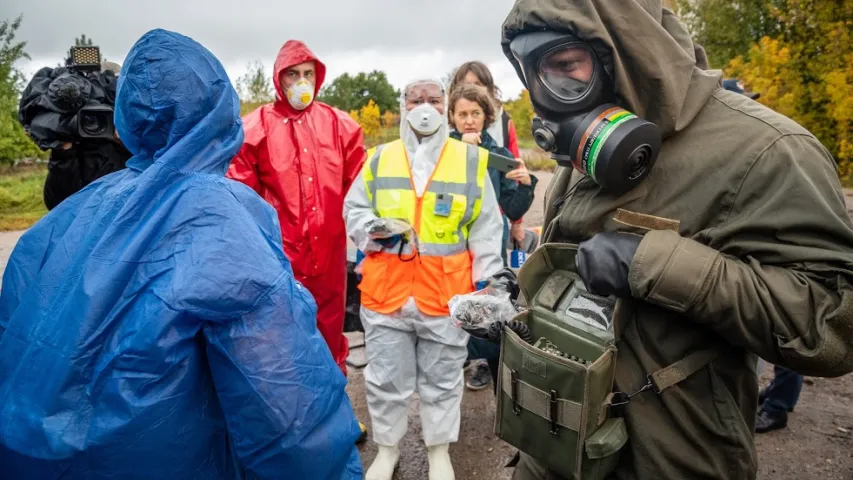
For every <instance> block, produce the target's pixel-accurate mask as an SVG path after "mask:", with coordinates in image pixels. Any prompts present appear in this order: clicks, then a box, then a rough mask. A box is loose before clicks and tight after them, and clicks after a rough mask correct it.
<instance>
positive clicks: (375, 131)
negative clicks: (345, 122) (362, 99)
mask: <svg viewBox="0 0 853 480" xmlns="http://www.w3.org/2000/svg"><path fill="white" fill-rule="evenodd" d="M358 124H359V125H361V129H362V130H363V131H364V136H365V137H368V138H373V137H376V136H377V135H379V130H380V129H381V128H382V125H381V123H380V121H379V106H378V105H376V103H375V102H374V101H373V99H371V100H370V101H369V102H367V105H365V106H363V107H361V110H359V111H358Z"/></svg>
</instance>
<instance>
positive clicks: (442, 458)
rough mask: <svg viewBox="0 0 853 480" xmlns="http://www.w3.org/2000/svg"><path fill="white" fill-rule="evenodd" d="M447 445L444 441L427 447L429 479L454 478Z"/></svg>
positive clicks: (450, 479) (442, 479) (452, 479)
mask: <svg viewBox="0 0 853 480" xmlns="http://www.w3.org/2000/svg"><path fill="white" fill-rule="evenodd" d="M449 446H450V445H448V444H447V443H445V444H443V445H433V446H432V447H428V448H427V460H428V461H429V480H456V476H455V475H454V474H453V465H451V464H450V452H449V451H448V450H447V449H448V447H449Z"/></svg>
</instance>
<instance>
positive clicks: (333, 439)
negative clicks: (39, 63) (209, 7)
mask: <svg viewBox="0 0 853 480" xmlns="http://www.w3.org/2000/svg"><path fill="white" fill-rule="evenodd" d="M239 107H240V105H239V100H238V98H237V95H236V92H235V91H234V88H233V87H232V86H231V83H230V81H229V79H228V76H227V75H226V73H225V71H224V69H223V67H222V65H221V64H220V62H219V61H218V60H217V59H216V57H214V56H213V55H212V54H211V53H210V52H209V51H207V50H206V49H205V48H204V47H202V46H201V45H200V44H198V43H197V42H195V41H193V40H191V39H189V38H187V37H185V36H182V35H179V34H177V33H173V32H168V31H164V30H154V31H151V32H148V33H147V34H145V35H144V36H143V37H142V38H141V39H140V40H139V41H138V42H137V43H136V44H135V45H134V47H133V49H132V50H131V51H130V53H129V55H128V57H127V59H126V61H125V62H124V67H123V69H122V74H121V76H120V80H119V87H118V94H117V99H116V106H115V121H116V127H117V132H118V134H119V136H120V138H121V140H122V142H123V143H124V144H125V145H126V146H127V148H128V149H129V150H130V152H132V153H133V155H134V156H133V158H132V159H131V160H130V161H128V168H127V169H125V170H122V171H120V172H116V173H114V174H111V175H107V176H106V177H103V178H101V179H99V180H98V181H96V182H94V183H92V184H91V185H89V186H87V187H86V188H85V189H83V190H82V191H80V192H78V193H77V194H76V195H74V196H72V197H70V198H68V199H67V200H65V201H64V202H62V204H60V205H59V206H58V207H57V208H55V209H54V210H52V211H51V212H50V213H49V214H48V215H47V216H45V217H44V218H43V219H42V220H41V221H39V222H38V223H37V224H36V225H35V226H34V227H33V228H31V229H30V230H29V231H27V232H26V233H25V234H24V235H23V236H22V237H21V239H20V241H19V243H18V245H17V246H16V248H15V250H14V252H13V254H12V256H11V258H10V260H9V264H8V266H7V268H6V271H5V274H4V278H3V285H2V291H0V472H2V475H0V476H2V477H3V478H38V479H58V478H63V479H65V478H69V479H86V480H99V479H119V478H120V479H150V478H169V479H188V480H189V479H202V478H204V479H232V478H245V477H248V478H293V479H303V478H305V479H307V478H317V479H327V478H328V479H355V478H361V466H360V462H359V457H358V453H357V451H356V450H355V447H354V442H355V440H356V439H357V438H358V436H359V434H360V431H359V428H358V423H357V422H356V420H355V417H354V414H353V411H352V407H351V405H350V403H349V400H348V399H347V397H346V394H345V392H344V386H345V383H346V380H345V378H344V377H343V375H342V373H341V372H340V370H339V369H338V368H337V366H336V365H335V363H334V361H333V360H332V357H331V354H330V353H329V351H328V347H327V346H326V344H325V342H324V340H323V338H322V337H321V335H320V334H319V332H318V330H317V328H316V318H315V316H316V305H315V303H314V300H313V299H312V297H311V296H310V295H309V294H308V293H307V291H306V290H305V289H304V288H303V287H302V286H301V285H300V284H299V283H298V282H296V281H295V280H294V278H293V275H292V272H291V268H290V264H289V262H288V260H287V258H286V257H285V256H284V253H283V250H282V246H281V235H280V233H279V225H278V223H277V219H276V215H275V211H274V210H273V209H272V208H271V207H270V206H269V205H268V204H267V203H266V202H264V201H263V200H262V199H261V198H260V197H258V196H257V195H256V194H255V193H254V192H253V191H252V190H250V189H249V188H248V187H245V186H244V185H242V184H239V183H237V182H232V181H230V180H227V179H225V178H224V174H225V171H226V169H227V168H228V165H229V163H230V161H231V158H232V157H233V156H234V155H235V153H236V152H237V150H238V149H239V148H240V146H241V143H242V141H243V130H242V127H241V123H240V117H239Z"/></svg>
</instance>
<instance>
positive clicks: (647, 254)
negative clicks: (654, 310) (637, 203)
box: [628, 230, 720, 312]
mask: <svg viewBox="0 0 853 480" xmlns="http://www.w3.org/2000/svg"><path fill="white" fill-rule="evenodd" d="M719 260H720V252H718V251H716V250H714V249H713V248H710V247H707V246H705V245H702V244H701V243H699V242H697V241H695V240H691V239H689V238H682V237H681V236H680V235H679V234H678V233H676V232H673V231H670V230H652V231H650V232H648V233H646V235H645V236H644V237H643V240H642V241H641V242H640V246H639V248H638V249H637V253H636V254H635V255H634V258H633V260H632V261H631V270H630V273H629V275H628V281H629V284H630V286H631V294H632V295H633V296H634V297H636V298H640V299H643V300H646V301H648V302H650V303H654V304H656V305H660V306H662V307H666V308H669V309H672V310H675V311H677V312H685V311H687V310H688V309H690V308H691V307H692V306H693V305H694V304H695V302H696V300H697V299H698V298H700V295H701V294H702V292H703V291H704V289H706V288H707V282H708V278H709V275H710V274H711V272H712V270H713V269H714V268H715V266H716V265H717V264H718V263H719Z"/></svg>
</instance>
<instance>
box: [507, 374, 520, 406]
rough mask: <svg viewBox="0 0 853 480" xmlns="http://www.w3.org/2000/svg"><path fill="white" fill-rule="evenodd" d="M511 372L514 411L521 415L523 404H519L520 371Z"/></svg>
mask: <svg viewBox="0 0 853 480" xmlns="http://www.w3.org/2000/svg"><path fill="white" fill-rule="evenodd" d="M509 374H510V375H509V378H510V385H511V389H512V413H514V414H516V415H521V406H519V405H518V371H517V370H510V372H509Z"/></svg>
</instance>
